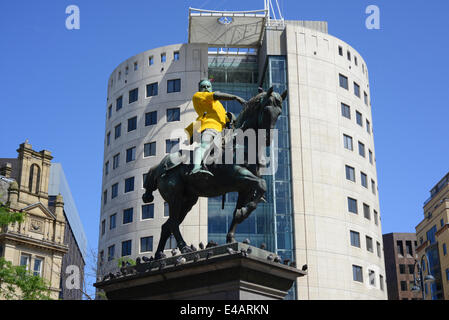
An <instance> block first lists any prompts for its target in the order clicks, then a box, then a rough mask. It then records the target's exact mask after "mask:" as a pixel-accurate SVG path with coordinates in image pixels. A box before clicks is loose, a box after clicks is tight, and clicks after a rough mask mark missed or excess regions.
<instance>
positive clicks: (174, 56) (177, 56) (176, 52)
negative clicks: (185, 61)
mask: <svg viewBox="0 0 449 320" xmlns="http://www.w3.org/2000/svg"><path fill="white" fill-rule="evenodd" d="M173 60H175V61H178V60H179V51H175V52H173Z"/></svg>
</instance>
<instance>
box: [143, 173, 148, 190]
mask: <svg viewBox="0 0 449 320" xmlns="http://www.w3.org/2000/svg"><path fill="white" fill-rule="evenodd" d="M147 176H148V173H144V174H143V175H142V187H143V186H144V185H145V180H146V179H147Z"/></svg>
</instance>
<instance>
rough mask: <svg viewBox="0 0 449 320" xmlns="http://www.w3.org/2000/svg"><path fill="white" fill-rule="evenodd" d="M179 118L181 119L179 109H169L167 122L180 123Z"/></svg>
mask: <svg viewBox="0 0 449 320" xmlns="http://www.w3.org/2000/svg"><path fill="white" fill-rule="evenodd" d="M179 118H180V109H179V108H171V109H167V122H172V121H179Z"/></svg>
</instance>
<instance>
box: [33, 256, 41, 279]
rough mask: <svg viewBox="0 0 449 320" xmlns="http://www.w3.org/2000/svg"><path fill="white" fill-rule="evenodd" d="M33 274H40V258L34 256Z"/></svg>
mask: <svg viewBox="0 0 449 320" xmlns="http://www.w3.org/2000/svg"><path fill="white" fill-rule="evenodd" d="M33 276H39V277H41V276H42V259H41V258H34V267H33Z"/></svg>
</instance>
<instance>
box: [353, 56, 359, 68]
mask: <svg viewBox="0 0 449 320" xmlns="http://www.w3.org/2000/svg"><path fill="white" fill-rule="evenodd" d="M354 63H355V65H356V66H358V65H359V62H358V61H357V57H356V56H354Z"/></svg>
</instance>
